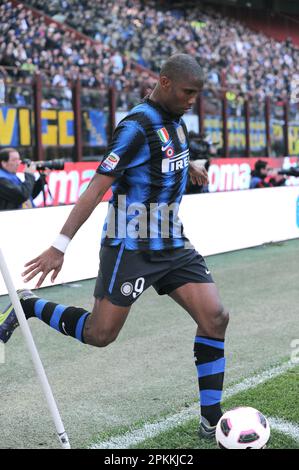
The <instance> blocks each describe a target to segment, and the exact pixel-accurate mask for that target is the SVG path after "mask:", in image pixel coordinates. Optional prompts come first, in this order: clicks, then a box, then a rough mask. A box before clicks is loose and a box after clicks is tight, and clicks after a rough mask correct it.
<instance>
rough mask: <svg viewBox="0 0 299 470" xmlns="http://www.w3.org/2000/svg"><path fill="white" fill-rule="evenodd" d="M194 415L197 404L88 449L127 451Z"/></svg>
mask: <svg viewBox="0 0 299 470" xmlns="http://www.w3.org/2000/svg"><path fill="white" fill-rule="evenodd" d="M295 365H296V364H294V363H293V362H291V361H288V362H285V363H284V364H281V365H280V366H275V367H272V368H271V369H268V370H265V371H264V372H261V373H260V374H257V375H253V376H252V377H248V378H247V379H244V380H243V381H242V382H240V383H238V384H236V385H233V386H232V387H230V388H228V389H227V390H225V391H224V392H223V399H227V398H230V397H232V396H233V395H236V394H237V393H239V392H242V391H245V390H248V389H250V388H254V387H256V386H257V385H259V384H262V383H264V382H266V381H267V380H269V379H272V378H274V377H277V376H278V375H281V374H283V373H284V372H286V371H287V370H289V369H292V368H293V367H294V366H295ZM196 415H197V416H198V415H199V406H198V404H196V405H194V406H190V407H189V408H188V409H184V410H182V411H180V412H179V413H176V414H174V415H171V416H168V417H167V418H164V419H162V420H160V421H156V422H155V423H149V424H147V423H146V424H144V426H143V427H142V428H139V429H135V430H133V431H128V432H126V433H125V434H122V435H120V436H113V437H111V438H110V439H109V440H108V441H102V442H99V443H94V444H92V445H90V446H89V449H127V448H128V447H130V446H133V445H137V444H140V442H142V441H144V440H145V439H149V438H151V437H155V436H157V435H158V434H160V433H161V432H163V431H168V430H169V429H171V428H173V427H176V426H178V425H180V424H183V423H184V422H185V421H188V419H192V418H194V417H195V416H196ZM273 419H274V418H273ZM280 421H282V420H280ZM293 426H294V425H293Z"/></svg>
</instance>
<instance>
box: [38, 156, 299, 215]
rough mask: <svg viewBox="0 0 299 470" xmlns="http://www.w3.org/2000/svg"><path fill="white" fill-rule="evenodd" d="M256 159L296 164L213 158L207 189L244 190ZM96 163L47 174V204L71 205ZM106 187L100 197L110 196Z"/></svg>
mask: <svg viewBox="0 0 299 470" xmlns="http://www.w3.org/2000/svg"><path fill="white" fill-rule="evenodd" d="M257 160H265V161H267V162H268V165H269V166H270V167H271V168H273V169H285V170H288V169H289V168H290V167H292V166H295V165H296V164H297V163H298V158H297V157H283V158H266V157H265V158H261V157H260V158H230V159H225V158H213V159H211V164H210V168H209V192H217V191H236V190H242V189H248V188H249V185H250V174H251V171H252V169H253V168H254V164H255V162H256V161H257ZM97 167H98V162H84V163H69V162H67V163H65V167H64V170H61V171H51V172H50V174H49V176H48V177H47V182H48V184H47V186H46V188H45V198H46V205H47V206H53V205H54V206H57V205H61V204H74V203H75V202H76V201H77V200H78V198H79V196H80V195H81V194H82V193H83V191H85V189H86V188H87V186H88V184H89V182H90V180H91V178H92V177H93V175H94V173H95V171H96V168H97ZM287 185H299V178H295V177H289V178H288V181H287ZM111 194H112V192H111V190H109V191H108V192H107V193H106V194H105V196H104V198H103V200H104V201H107V200H109V199H110V197H111ZM35 203H36V205H37V206H43V197H42V195H40V196H39V197H38V198H36V200H35Z"/></svg>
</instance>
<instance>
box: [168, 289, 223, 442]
mask: <svg viewBox="0 0 299 470" xmlns="http://www.w3.org/2000/svg"><path fill="white" fill-rule="evenodd" d="M170 296H171V297H172V298H173V299H174V300H175V301H176V302H177V303H178V304H179V305H181V306H182V307H183V308H184V309H185V310H186V311H187V312H188V313H189V314H190V315H191V316H192V318H193V319H194V320H195V322H196V324H197V331H196V337H195V343H194V355H195V363H196V367H197V373H198V385H199V392H200V405H201V417H202V418H201V426H200V431H201V434H203V435H205V436H206V437H213V436H214V434H215V426H216V424H217V422H218V420H219V418H220V417H221V415H222V411H221V406H220V403H221V396H222V389H223V379H224V369H225V358H224V336H225V330H226V327H227V324H228V320H229V315H228V312H227V311H226V310H225V309H224V307H223V305H222V303H221V300H220V296H219V293H218V290H217V287H216V286H215V284H213V283H188V284H185V285H183V286H181V287H179V288H178V289H176V290H175V291H173V292H172V293H171V294H170Z"/></svg>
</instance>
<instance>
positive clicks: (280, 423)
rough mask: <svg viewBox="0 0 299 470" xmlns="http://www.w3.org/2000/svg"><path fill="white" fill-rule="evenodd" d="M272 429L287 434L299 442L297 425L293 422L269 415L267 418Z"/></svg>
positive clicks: (298, 427)
mask: <svg viewBox="0 0 299 470" xmlns="http://www.w3.org/2000/svg"><path fill="white" fill-rule="evenodd" d="M267 419H268V421H269V424H270V427H271V428H272V429H275V430H276V431H279V432H282V433H283V434H286V435H287V436H290V437H291V438H292V439H294V441H297V442H299V426H298V425H297V424H293V423H291V422H290V421H286V420H284V419H281V418H274V417H270V418H267Z"/></svg>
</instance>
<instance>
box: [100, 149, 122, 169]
mask: <svg viewBox="0 0 299 470" xmlns="http://www.w3.org/2000/svg"><path fill="white" fill-rule="evenodd" d="M119 160H120V158H119V156H118V155H116V153H113V152H111V153H109V155H108V157H107V158H105V160H103V161H102V163H101V167H102V168H103V169H104V170H107V171H110V170H114V168H115V167H116V166H117V164H118V162H119Z"/></svg>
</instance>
